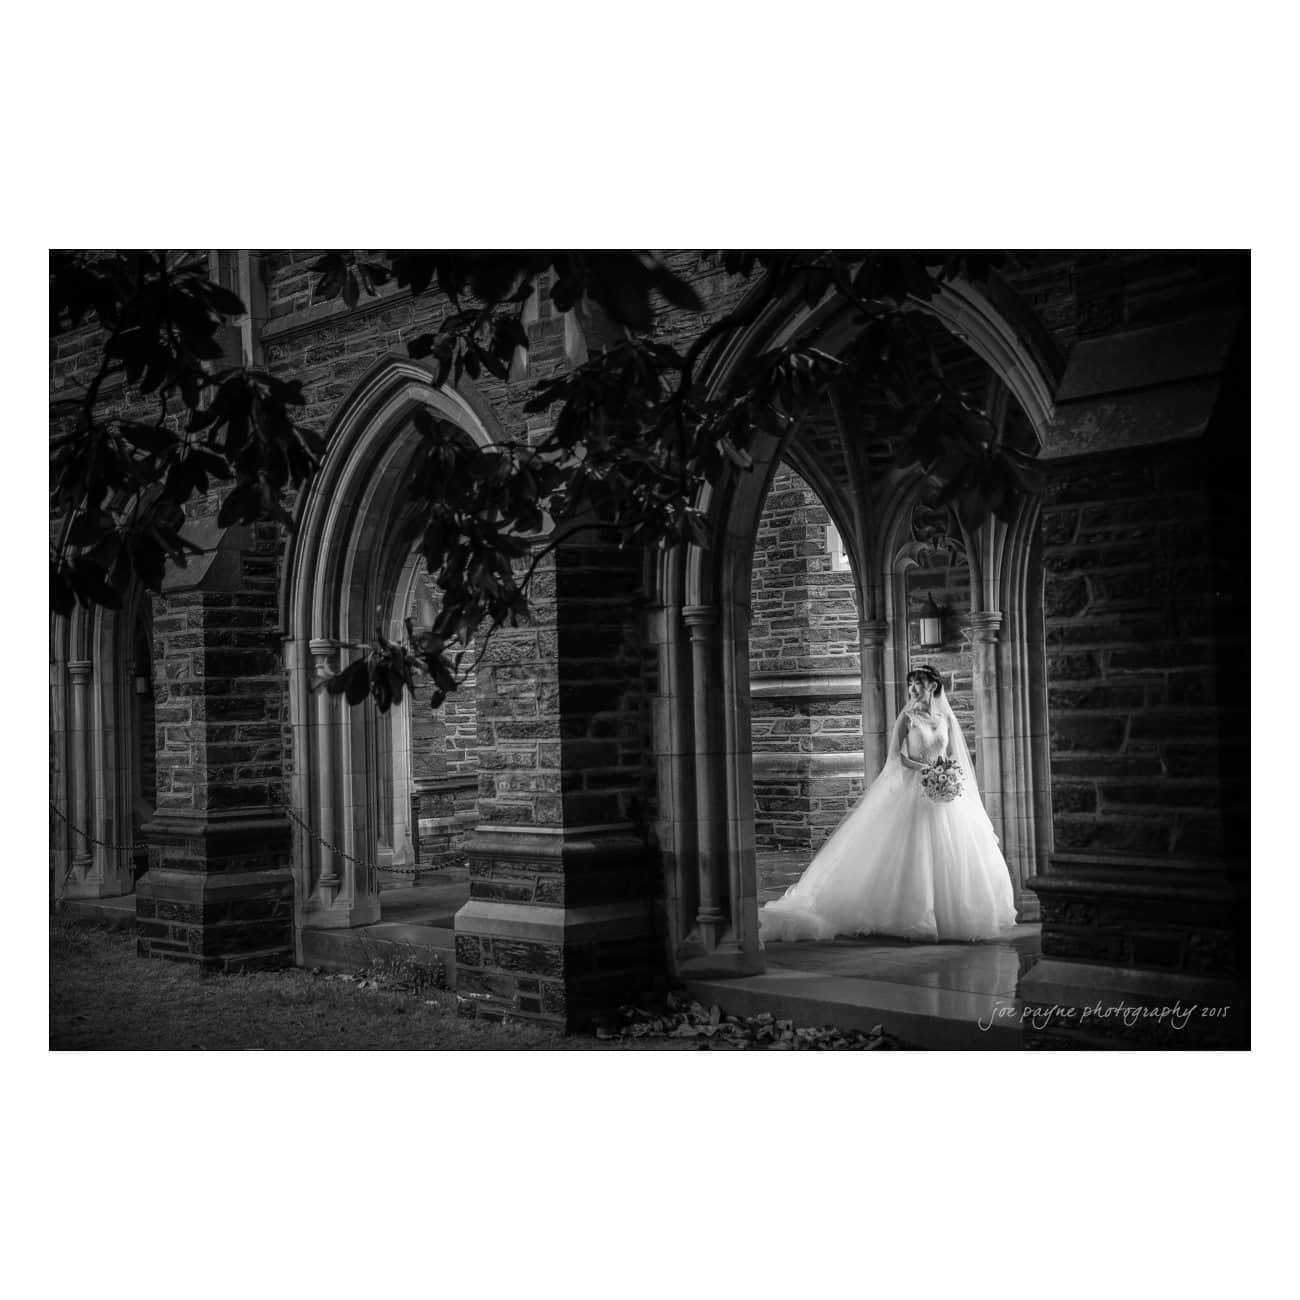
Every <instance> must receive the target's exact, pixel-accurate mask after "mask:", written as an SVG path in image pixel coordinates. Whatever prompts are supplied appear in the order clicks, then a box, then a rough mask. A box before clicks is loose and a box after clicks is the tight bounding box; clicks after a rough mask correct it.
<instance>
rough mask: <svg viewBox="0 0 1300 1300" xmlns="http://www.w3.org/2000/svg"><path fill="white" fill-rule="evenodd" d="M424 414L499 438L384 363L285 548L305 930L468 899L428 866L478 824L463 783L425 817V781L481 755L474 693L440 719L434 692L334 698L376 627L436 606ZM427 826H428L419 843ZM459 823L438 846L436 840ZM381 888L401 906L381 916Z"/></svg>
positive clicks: (298, 873) (461, 402) (466, 404)
mask: <svg viewBox="0 0 1300 1300" xmlns="http://www.w3.org/2000/svg"><path fill="white" fill-rule="evenodd" d="M419 406H424V407H426V408H427V409H429V410H430V411H431V412H432V413H433V414H434V416H435V417H436V418H437V419H438V420H440V421H442V422H443V423H445V424H446V425H448V426H449V427H450V428H452V429H454V430H457V431H459V433H460V434H462V435H464V436H467V437H470V438H472V439H474V441H475V442H477V443H479V444H480V445H484V444H486V443H487V442H488V441H490V439H489V435H488V432H487V429H486V427H485V424H484V419H483V416H482V415H481V414H480V413H479V412H478V411H476V409H475V407H474V406H472V405H471V402H470V400H469V399H467V398H466V397H464V396H463V395H461V394H459V393H456V392H449V391H444V390H439V389H436V388H434V387H433V385H432V384H431V383H430V380H429V375H428V372H427V371H426V370H424V369H423V368H421V367H420V366H418V365H416V364H414V363H412V362H409V361H405V360H397V359H389V360H386V361H384V362H383V363H381V364H380V365H378V366H376V367H375V369H374V370H372V371H371V373H370V374H369V375H368V376H367V377H366V378H364V379H363V380H362V381H361V382H360V383H359V384H358V386H357V389H356V391H355V392H354V394H353V395H352V397H351V398H350V399H349V400H348V401H347V402H345V403H344V405H343V407H342V408H341V410H340V412H339V414H338V416H337V418H336V419H335V421H334V425H333V427H332V429H331V431H330V434H329V438H328V448H327V452H326V457H325V462H324V464H323V465H322V466H321V469H320V471H319V472H318V474H317V478H316V480H315V483H314V485H313V488H312V490H311V492H310V493H309V494H308V496H307V498H306V499H305V500H304V502H303V503H302V504H301V506H300V509H299V515H298V518H297V520H296V523H295V527H294V530H293V534H292V536H291V538H290V542H289V552H288V557H287V562H286V566H285V581H284V588H283V597H282V600H283V607H284V620H285V624H284V625H285V628H286V631H287V637H286V642H285V661H286V666H287V668H288V670H289V682H290V685H289V704H290V726H291V734H292V755H293V761H292V767H291V776H290V796H291V797H290V802H291V808H292V811H293V815H294V816H293V820H294V823H295V852H294V871H295V890H296V895H297V899H298V911H299V916H300V921H301V926H302V927H305V928H307V929H335V928H352V927H358V926H368V925H373V924H375V923H377V922H378V921H380V919H381V911H382V914H383V915H384V917H385V919H393V918H394V917H395V916H398V915H400V916H401V917H402V919H404V920H407V921H409V920H411V919H413V916H414V913H415V912H416V911H419V912H420V913H421V915H422V917H423V913H425V912H429V910H430V908H432V909H433V911H435V912H437V914H438V920H439V922H440V923H441V922H444V921H445V922H446V923H447V924H448V925H449V924H450V918H451V916H452V915H453V914H454V912H455V910H456V907H457V906H459V903H460V902H463V901H464V898H463V897H462V895H463V896H464V897H468V889H467V886H465V884H464V880H463V876H464V873H463V872H462V873H460V874H461V877H462V879H460V880H458V881H451V880H441V881H435V882H434V884H432V885H431V884H429V883H428V882H426V881H424V880H423V876H424V874H425V873H424V872H423V870H422V869H423V867H425V866H428V868H429V869H430V871H434V872H436V871H437V870H438V869H439V868H440V867H442V868H445V867H446V866H447V863H448V859H449V856H450V851H451V844H452V842H453V841H454V839H455V834H454V832H455V831H456V830H457V829H458V828H459V827H461V826H463V824H464V823H465V822H466V821H467V820H468V818H467V816H466V814H465V807H464V798H463V792H462V791H460V790H459V788H458V790H457V791H456V798H453V801H452V802H453V805H455V804H456V803H457V799H459V803H460V806H459V807H453V812H452V815H451V817H450V818H447V817H443V816H440V815H438V814H437V813H436V812H434V811H433V810H431V809H426V805H425V803H424V795H425V794H427V793H430V791H429V788H428V786H427V782H426V786H425V789H424V790H423V791H422V790H421V782H422V780H426V778H429V777H435V778H436V777H437V775H438V766H439V755H441V762H442V766H443V771H444V773H445V772H448V771H450V765H449V760H448V754H449V752H450V750H451V748H453V747H454V745H458V746H459V750H458V754H459V756H458V758H457V759H456V760H455V762H456V771H457V775H458V776H460V777H463V775H464V770H465V769H466V767H468V766H469V765H470V763H471V761H472V760H471V759H470V756H469V755H470V751H471V749H472V745H471V744H470V738H471V737H472V736H473V733H474V726H475V720H474V709H473V704H472V700H470V699H469V698H468V697H467V696H466V695H461V698H460V699H457V700H456V703H455V704H454V705H453V706H452V707H451V709H450V711H445V710H444V711H442V712H441V713H440V715H439V716H438V717H437V718H431V717H430V710H429V706H428V701H427V698H426V697H424V696H423V695H421V697H420V698H417V700H415V701H411V700H410V699H409V698H408V699H406V700H404V701H403V703H402V704H401V705H399V706H396V707H394V708H391V709H390V710H389V711H388V713H386V714H380V713H379V712H378V710H377V709H376V707H375V705H374V703H373V701H370V700H367V701H366V702H364V703H363V704H362V705H360V706H358V707H349V706H348V705H347V704H346V703H345V702H344V701H342V700H341V699H339V698H338V697H335V696H333V695H330V694H329V692H328V691H326V690H325V689H323V683H324V681H325V680H326V679H327V678H328V677H329V676H330V675H331V674H332V673H334V672H336V671H338V669H339V668H340V666H341V665H342V664H344V663H347V662H350V660H351V659H352V657H354V655H355V653H356V650H357V648H358V647H360V646H363V645H365V644H368V643H369V641H370V640H371V638H372V637H373V636H374V634H375V632H376V631H377V630H378V631H382V632H384V634H385V635H387V636H389V637H397V636H399V635H404V634H405V629H404V626H403V625H404V622H405V620H406V618H407V617H418V616H419V615H420V611H421V609H422V608H425V607H427V604H428V601H429V599H430V592H429V591H428V584H427V580H426V578H425V577H424V570H423V566H422V565H421V564H420V563H419V560H418V556H417V554H416V551H415V546H416V539H417V537H418V534H419V520H418V519H417V518H415V517H413V515H412V512H411V509H410V503H409V501H408V500H407V498H406V495H405V489H404V484H405V482H406V481H407V475H408V472H409V470H410V467H411V464H412V460H413V457H414V456H415V454H416V451H417V449H418V446H419V439H420V435H419V434H418V433H417V431H416V430H415V427H414V424H413V418H412V417H413V413H414V411H415V410H416V409H417V407H419ZM452 698H453V699H455V698H456V697H455V696H453V697H452ZM422 765H423V766H422ZM462 784H463V781H462ZM433 793H444V794H445V793H446V792H445V790H443V791H441V792H439V791H436V790H435V791H434V792H433ZM440 823H441V825H440ZM422 829H424V830H426V831H427V832H429V833H430V838H429V840H428V842H427V843H425V844H423V845H422V843H421V841H422V835H421V831H422ZM449 829H450V831H451V832H453V833H449V834H447V835H446V836H445V841H446V842H445V843H443V844H442V845H441V847H440V846H439V844H438V842H437V839H436V837H435V836H434V835H433V832H435V831H439V830H441V831H447V830H449ZM417 883H418V884H419V885H420V890H419V892H418V893H416V892H412V890H411V889H410V888H404V889H403V890H402V891H401V893H400V898H399V897H398V894H397V891H396V889H395V888H393V887H396V886H407V887H409V886H413V885H416V884H417ZM384 886H388V887H390V888H389V891H387V892H391V893H392V894H393V897H392V898H391V899H390V902H391V904H392V905H391V906H389V905H387V904H385V905H384V906H383V907H382V908H381V888H382V887H384ZM444 886H448V887H450V886H455V887H454V888H444ZM431 891H432V892H431ZM426 895H427V896H426ZM435 895H436V897H435ZM424 919H427V918H424Z"/></svg>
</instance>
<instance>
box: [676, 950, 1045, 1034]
mask: <svg viewBox="0 0 1300 1300" xmlns="http://www.w3.org/2000/svg"><path fill="white" fill-rule="evenodd" d="M686 989H687V991H688V992H689V993H690V995H691V996H692V997H694V998H697V999H698V1000H699V1001H700V1002H702V1003H704V1005H705V1006H712V1005H713V1004H715V1003H716V1004H717V1005H718V1006H720V1007H721V1008H722V1010H723V1012H724V1013H725V1014H727V1015H733V1016H754V1015H758V1014H760V1013H761V1012H764V1011H768V1012H770V1013H771V1014H772V1015H773V1017H775V1018H776V1019H778V1020H792V1021H794V1023H795V1025H796V1026H799V1027H805V1026H806V1027H810V1028H821V1027H822V1026H825V1025H834V1026H835V1027H836V1028H839V1029H863V1030H870V1029H873V1028H874V1027H875V1026H876V1025H880V1026H881V1027H882V1028H883V1029H884V1030H885V1032H886V1033H890V1034H893V1035H894V1036H895V1037H896V1038H899V1039H901V1040H902V1041H903V1042H905V1043H908V1044H910V1045H912V1046H915V1047H922V1048H927V1049H929V1050H932V1051H972V1050H975V1051H1018V1050H1021V1049H1023V1047H1024V1035H1023V1033H1022V1030H1021V1021H1020V1013H1021V1008H1020V1004H1019V1003H1018V1002H1017V1001H1016V1000H1015V999H1012V998H1006V997H999V996H997V995H993V994H984V993H966V992H962V991H960V990H956V989H945V988H933V987H924V986H919V985H907V984H895V983H891V982H889V981H886V980H871V979H856V978H848V977H845V976H839V975H827V974H823V973H820V972H816V971H798V970H770V971H767V972H765V973H764V974H762V975H750V976H747V977H746V978H744V979H736V980H716V979H693V980H687V981H686ZM983 1026H987V1027H983Z"/></svg>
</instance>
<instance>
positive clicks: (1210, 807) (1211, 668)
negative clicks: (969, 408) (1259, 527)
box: [1042, 444, 1249, 858]
mask: <svg viewBox="0 0 1300 1300" xmlns="http://www.w3.org/2000/svg"><path fill="white" fill-rule="evenodd" d="M1239 510H1240V507H1239V505H1238V506H1234V505H1233V504H1232V502H1231V501H1230V500H1229V499H1228V497H1227V495H1226V494H1225V492H1224V491H1223V480H1219V482H1218V484H1216V476H1215V474H1214V469H1213V464H1212V461H1211V459H1210V457H1209V455H1208V453H1207V451H1206V449H1205V446H1204V444H1193V445H1190V446H1184V447H1179V448H1163V449H1161V451H1160V453H1159V455H1155V454H1153V453H1152V452H1150V451H1141V450H1139V451H1133V452H1128V453H1117V454H1112V455H1109V456H1102V457H1097V458H1093V459H1090V460H1088V461H1086V462H1082V463H1076V464H1071V465H1069V466H1061V467H1058V468H1056V469H1055V470H1054V474H1053V482H1052V485H1051V487H1050V490H1049V494H1048V501H1047V504H1046V505H1045V507H1044V510H1043V523H1042V527H1043V541H1044V551H1043V558H1044V568H1045V570H1046V573H1045V578H1044V611H1045V618H1046V630H1047V648H1048V661H1047V671H1048V680H1049V683H1050V684H1049V691H1048V697H1049V715H1050V726H1051V756H1052V759H1051V762H1052V808H1053V830H1054V838H1055V847H1056V849H1057V850H1058V851H1062V850H1065V851H1076V852H1079V851H1082V852H1087V853H1090V854H1095V853H1113V854H1137V855H1140V856H1143V857H1156V858H1160V857H1187V856H1197V857H1219V856H1221V855H1229V856H1232V855H1240V854H1242V853H1243V852H1244V848H1245V840H1244V836H1245V832H1246V819H1247V816H1248V813H1247V809H1248V799H1249V794H1248V789H1249V786H1248V779H1249V752H1248V739H1249V715H1248V703H1249V700H1248V695H1247V692H1246V680H1247V679H1246V678H1245V676H1242V677H1239V678H1234V676H1233V674H1232V671H1231V668H1230V665H1231V663H1232V662H1233V661H1234V660H1237V661H1239V662H1241V663H1242V664H1243V665H1244V660H1245V646H1246V639H1247V635H1248V626H1249V625H1248V622H1247V620H1246V619H1245V617H1244V607H1243V606H1242V605H1241V604H1240V603H1239V602H1238V601H1237V600H1236V599H1235V597H1234V593H1236V592H1238V591H1239V590H1240V588H1241V584H1242V580H1243V576H1244V573H1245V572H1246V568H1245V566H1247V565H1248V556H1249V538H1248V529H1247V527H1246V518H1247V516H1246V515H1244V514H1241V513H1239Z"/></svg>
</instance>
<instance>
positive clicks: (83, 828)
mask: <svg viewBox="0 0 1300 1300" xmlns="http://www.w3.org/2000/svg"><path fill="white" fill-rule="evenodd" d="M92 667H93V665H92V664H91V661H90V660H89V659H75V660H73V661H72V662H70V663H69V664H68V678H69V680H70V681H71V683H72V692H71V694H72V733H71V736H70V740H71V745H70V747H69V753H68V768H69V770H70V774H71V776H72V807H71V809H70V810H69V817H68V820H69V821H71V822H72V826H73V832H72V845H73V847H72V868H73V881H74V882H80V881H83V880H84V879H85V878H86V876H87V875H89V873H90V870H91V867H92V866H93V865H94V847H93V845H92V844H91V842H90V839H89V835H90V831H91V825H90V822H91V803H90V739H91V738H90V735H89V732H88V730H87V728H88V719H89V716H90V674H91V670H92Z"/></svg>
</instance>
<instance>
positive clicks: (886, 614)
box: [50, 249, 1251, 1051]
mask: <svg viewBox="0 0 1300 1300" xmlns="http://www.w3.org/2000/svg"><path fill="white" fill-rule="evenodd" d="M1250 269H1251V267H1250V256H1249V254H1248V253H1247V252H1244V251H1229V250H1222V251H1213V252H1207V251H1197V252H1175V251H1167V250H1142V251H1138V250H1125V251H1112V252H1046V251H1041V250H1033V251H1024V250H1021V251H1007V252H991V251H979V252H973V251H972V252H961V251H955V252H926V251H908V250H892V251H884V252H881V251H862V250H830V251H827V250H817V251H771V250H768V251H726V250H720V251H707V250H685V251H668V252H665V251H603V252H599V251H598V252H581V251H574V250H559V251H523V252H512V251H487V252H473V251H438V250H421V249H416V250H409V249H408V250H357V249H342V250H340V249H333V250H328V249H327V250H321V249H316V250H297V249H264V250H259V249H208V250H174V249H155V250H126V251H120V250H113V251H85V250H51V253H50V299H51V300H50V313H51V317H50V318H51V342H50V348H51V351H50V356H51V362H50V373H51V408H50V410H51V442H50V455H51V460H50V475H51V500H52V502H53V513H52V518H51V557H52V558H51V613H52V617H53V621H52V636H51V649H50V657H51V664H52V665H53V668H52V678H51V746H52V751H53V757H52V767H51V773H52V775H51V790H50V810H51V814H52V819H51V855H50V861H51V882H50V889H51V900H52V906H53V911H54V916H55V918H56V922H57V927H56V930H55V932H54V938H53V940H52V945H53V946H52V980H53V982H52V986H51V987H52V1004H51V1045H52V1046H54V1047H57V1048H118V1049H140V1050H150V1049H155V1050H156V1049H177V1048H188V1047H193V1046H196V1045H197V1046H202V1047H204V1048H207V1049H233V1048H242V1047H257V1048H263V1049H272V1050H273V1049H299V1048H305V1049H310V1048H336V1049H349V1048H355V1049H366V1048H384V1047H387V1048H414V1047H423V1048H439V1047H447V1048H470V1047H479V1048H502V1049H524V1048H538V1047H542V1048H545V1047H551V1046H555V1045H557V1043H558V1042H559V1041H560V1040H561V1038H562V1039H563V1041H564V1045H565V1046H567V1047H587V1048H592V1049H623V1048H636V1049H654V1048H662V1049H668V1048H672V1049H681V1048H690V1049H708V1050H752V1049H762V1050H772V1051H780V1050H796V1051H797V1050H828V1049H830V1050H859V1049H862V1050H875V1049H886V1050H891V1049H907V1048H930V1049H951V1050H976V1051H982V1050H994V1049H1012V1050H1025V1049H1042V1048H1059V1049H1067V1050H1068V1049H1096V1048H1133V1049H1143V1048H1162V1049H1187V1050H1195V1049H1226V1048H1242V1047H1246V1046H1248V1045H1249V1023H1250V1010H1249V996H1248V991H1247V977H1248V965H1247V963H1248V953H1249V895H1248V889H1247V877H1248V870H1247V866H1248V851H1249V843H1250V837H1249V825H1248V822H1249V784H1248V780H1247V775H1248V771H1249V763H1248V747H1249V724H1250V714H1249V710H1248V708H1247V707H1246V705H1245V702H1244V701H1243V700H1242V698H1241V696H1240V692H1239V690H1238V689H1237V685H1236V684H1237V683H1239V682H1240V681H1242V680H1244V679H1245V678H1246V676H1247V674H1248V662H1247V654H1248V646H1249V640H1248V616H1247V603H1248V595H1249V593H1248V588H1247V584H1246V580H1247V577H1248V573H1249V536H1248V534H1247V533H1246V532H1244V531H1243V530H1242V529H1241V528H1240V526H1239V524H1240V520H1241V519H1242V518H1244V517H1246V516H1247V515H1248V513H1249V459H1248V457H1245V456H1243V455H1242V454H1241V450H1240V449H1241V446H1242V443H1243V441H1244V440H1245V439H1246V437H1247V436H1248V424H1249V364H1250V334H1249V325H1250V297H1249V293H1250ZM87 926H89V927H91V929H92V933H89V934H88V933H87V932H86V927H87ZM231 973H243V974H252V973H257V976H258V977H257V978H256V979H243V980H238V981H229V980H222V979H213V980H205V979H202V978H200V977H201V976H206V975H225V974H231ZM267 1003H270V1005H269V1006H268V1005H266V1004H267ZM169 1007H174V1008H175V1010H174V1011H169V1010H168V1008H169Z"/></svg>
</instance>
